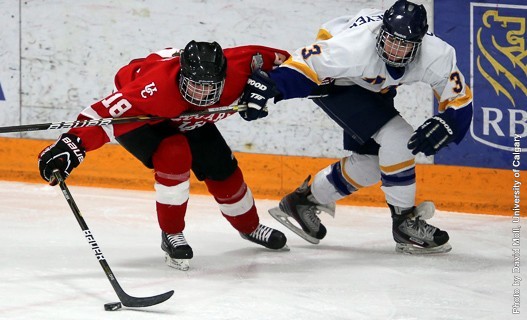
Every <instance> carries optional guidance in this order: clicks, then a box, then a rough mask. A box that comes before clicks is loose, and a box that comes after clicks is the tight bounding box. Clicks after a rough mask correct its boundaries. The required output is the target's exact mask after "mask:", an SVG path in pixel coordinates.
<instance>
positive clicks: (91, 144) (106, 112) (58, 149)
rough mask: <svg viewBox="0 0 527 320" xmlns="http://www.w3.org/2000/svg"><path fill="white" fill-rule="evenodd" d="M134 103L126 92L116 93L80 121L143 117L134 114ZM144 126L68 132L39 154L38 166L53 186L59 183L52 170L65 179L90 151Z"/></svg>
mask: <svg viewBox="0 0 527 320" xmlns="http://www.w3.org/2000/svg"><path fill="white" fill-rule="evenodd" d="M133 103H134V98H133V96H127V95H126V94H125V91H117V92H115V93H112V94H111V95H109V96H108V97H106V98H104V99H102V100H100V101H98V102H96V103H94V104H92V105H91V106H89V107H87V108H86V109H84V110H83V111H82V112H81V114H80V115H79V116H78V119H79V120H86V119H100V118H119V117H124V116H135V115H142V114H144V112H143V111H141V110H134V109H133V107H132V106H133ZM142 125H145V123H144V122H138V123H128V124H120V125H115V126H114V125H106V126H101V127H87V128H74V129H71V130H69V131H68V132H67V133H64V134H62V135H61V136H60V137H59V138H58V139H57V141H56V142H55V143H53V144H52V145H50V146H48V147H46V148H45V149H44V150H42V152H41V153H40V154H39V161H38V165H39V171H40V175H41V177H42V178H43V179H44V180H46V181H48V182H50V184H51V185H54V184H56V183H57V182H56V181H54V179H53V176H52V172H53V170H55V169H58V170H59V171H60V173H61V174H62V176H63V177H64V178H66V177H68V176H69V175H70V174H71V172H72V170H73V169H75V168H76V167H77V166H79V165H80V163H81V162H82V161H83V160H84V158H85V156H86V152H87V151H91V150H95V149H98V148H100V147H101V146H103V145H104V144H105V143H107V142H109V141H110V140H111V138H113V137H115V136H118V135H120V134H123V133H125V132H128V131H131V130H133V129H135V128H137V127H139V126H142Z"/></svg>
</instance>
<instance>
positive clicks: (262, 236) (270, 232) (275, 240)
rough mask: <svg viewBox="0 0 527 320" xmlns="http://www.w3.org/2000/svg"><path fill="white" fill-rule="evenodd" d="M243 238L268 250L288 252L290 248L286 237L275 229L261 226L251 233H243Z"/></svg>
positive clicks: (241, 234)
mask: <svg viewBox="0 0 527 320" xmlns="http://www.w3.org/2000/svg"><path fill="white" fill-rule="evenodd" d="M240 236H242V238H244V239H246V240H249V241H251V242H254V243H257V244H259V245H262V246H264V247H266V248H269V249H273V250H280V249H281V250H284V251H288V250H289V247H288V246H287V245H286V242H287V238H286V237H285V235H284V234H283V233H282V232H280V231H278V230H275V229H273V228H269V227H266V226H264V225H263V224H259V225H258V227H257V228H256V229H255V230H254V231H253V232H251V233H247V234H246V233H241V232H240Z"/></svg>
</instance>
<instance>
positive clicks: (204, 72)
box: [179, 40, 227, 107]
mask: <svg viewBox="0 0 527 320" xmlns="http://www.w3.org/2000/svg"><path fill="white" fill-rule="evenodd" d="M180 63H181V74H180V77H179V91H180V92H181V95H182V96H183V98H184V99H185V100H187V101H188V102H190V103H192V104H194V105H196V106H200V107H207V106H210V105H213V104H215V103H217V102H218V101H219V100H220V96H221V93H222V92H223V86H224V84H225V77H226V74H227V60H226V59H225V55H224V54H223V50H222V48H221V46H220V45H219V44H218V43H217V42H196V41H194V40H192V41H190V42H189V43H188V44H187V45H186V46H185V49H183V52H181V55H180Z"/></svg>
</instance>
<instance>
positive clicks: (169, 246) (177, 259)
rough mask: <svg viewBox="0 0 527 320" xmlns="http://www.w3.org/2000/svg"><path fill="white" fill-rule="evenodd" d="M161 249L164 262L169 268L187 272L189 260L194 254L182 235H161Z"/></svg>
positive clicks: (163, 233)
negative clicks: (163, 252) (163, 253)
mask: <svg viewBox="0 0 527 320" xmlns="http://www.w3.org/2000/svg"><path fill="white" fill-rule="evenodd" d="M161 239H162V241H161V249H163V251H165V262H166V264H167V265H168V266H169V267H172V268H175V269H178V270H182V271H187V270H188V269H189V268H190V263H189V260H190V259H192V257H193V256H194V253H193V252H192V248H191V247H190V246H189V245H188V243H187V240H185V237H184V236H183V233H182V232H180V233H174V234H167V233H165V232H162V233H161Z"/></svg>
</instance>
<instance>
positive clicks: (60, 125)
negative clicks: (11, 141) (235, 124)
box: [0, 104, 247, 133]
mask: <svg viewBox="0 0 527 320" xmlns="http://www.w3.org/2000/svg"><path fill="white" fill-rule="evenodd" d="M245 110H247V106H246V105H243V104H240V105H233V106H228V107H215V108H208V109H204V110H200V111H190V112H184V113H182V114H181V115H179V116H178V117H177V118H172V119H171V120H183V119H185V118H188V117H199V116H206V115H210V114H216V113H229V112H240V111H245ZM163 119H169V118H164V117H157V116H137V117H124V118H101V119H90V120H74V121H62V122H48V123H37V124H24V125H20V126H9V127H0V133H8V132H25V131H39V130H55V129H71V128H88V127H100V126H107V125H114V124H122V123H131V122H139V121H156V120H163Z"/></svg>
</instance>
